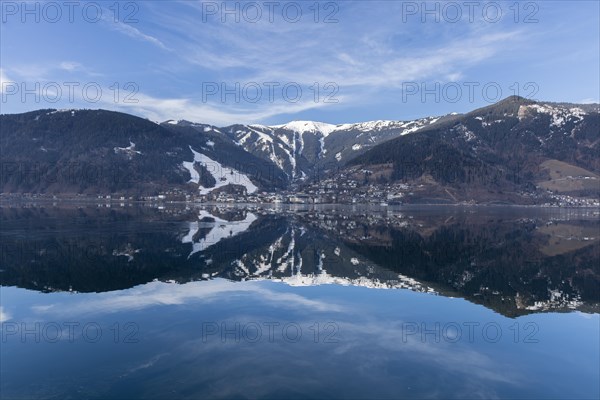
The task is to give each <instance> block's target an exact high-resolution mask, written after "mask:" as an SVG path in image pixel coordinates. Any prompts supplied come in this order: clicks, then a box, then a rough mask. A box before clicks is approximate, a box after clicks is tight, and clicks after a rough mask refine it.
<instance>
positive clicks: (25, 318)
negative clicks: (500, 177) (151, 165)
mask: <svg viewBox="0 0 600 400" xmlns="http://www.w3.org/2000/svg"><path fill="white" fill-rule="evenodd" d="M0 216H1V221H2V227H1V239H2V267H1V268H0V269H1V272H0V283H1V285H2V287H1V303H2V314H1V318H2V342H1V346H2V352H1V353H2V354H1V366H0V372H1V382H0V385H1V386H0V387H1V391H2V393H3V396H4V397H6V398H31V397H36V398H82V397H89V398H142V397H144V398H201V397H203V398H207V397H208V398H239V397H244V398H282V397H286V398H299V397H302V398H306V397H308V398H341V397H343V398H415V397H417V398H436V397H437V398H439V397H442V398H465V397H466V398H480V397H482V398H489V397H499V398H598V397H599V396H600V389H599V385H600V381H599V379H600V378H599V376H600V367H599V363H598V359H599V358H600V349H599V341H600V318H599V310H600V306H599V303H600V301H599V296H600V263H599V261H600V232H599V229H600V224H599V222H598V221H599V220H598V217H599V215H598V211H597V210H561V209H538V208H534V209H524V208H508V209H505V208H457V207H450V208H432V207H422V208H401V209H394V208H360V207H325V206H323V207H318V208H313V207H291V208H290V207H279V208H272V207H269V206H256V205H253V206H248V207H246V206H230V207H216V206H205V207H185V206H181V207H179V206H178V207H167V208H162V209H157V208H152V207H120V206H117V207H115V206H114V205H113V206H112V207H110V208H108V207H106V206H105V205H99V206H96V205H93V206H90V205H87V206H82V205H67V206H65V205H62V206H58V205H57V206H52V205H39V204H38V205H29V206H12V207H9V206H6V207H3V208H1V209H0Z"/></svg>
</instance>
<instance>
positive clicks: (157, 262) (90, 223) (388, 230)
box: [0, 205, 600, 317]
mask: <svg viewBox="0 0 600 400" xmlns="http://www.w3.org/2000/svg"><path fill="white" fill-rule="evenodd" d="M0 213H1V220H2V230H1V238H2V268H1V269H2V272H0V284H1V285H3V286H17V287H20V288H26V289H31V290H36V291H41V292H55V291H74V292H106V291H114V290H121V289H127V288H131V287H133V286H136V285H140V284H144V283H147V282H151V281H153V280H159V281H164V282H177V283H185V282H190V281H199V280H206V279H214V278H226V279H228V280H231V281H247V280H265V279H269V280H273V281H280V282H284V283H286V284H289V285H306V286H310V285H323V284H334V285H354V286H364V287H368V288H377V289H380V288H385V289H392V288H398V289H410V290H414V291H420V292H428V293H432V294H437V295H442V296H447V297H462V298H465V299H467V300H469V301H471V302H474V303H477V304H482V305H484V306H485V307H487V308H490V309H493V310H495V311H497V312H499V313H501V314H503V315H505V316H509V317H514V316H518V315H524V314H528V313H535V312H542V311H550V310H551V311H569V310H580V311H583V312H593V313H597V312H599V310H600V307H599V301H598V299H599V298H600V224H599V220H598V211H597V210H562V209H538V208H534V209H523V208H509V209H504V208H478V209H474V208H458V207H452V208H408V209H404V208H403V209H399V210H396V209H387V208H385V209H383V208H382V209H378V208H374V209H369V208H352V207H317V208H314V207H306V208H302V207H293V208H290V207H279V208H269V207H260V206H249V207H243V206H230V207H218V206H199V207H167V208H164V209H156V208H149V207H123V208H120V207H116V208H115V207H113V208H106V207H104V206H99V207H96V206H80V207H78V206H68V207H65V206H61V207H53V206H40V205H35V206H28V207H3V208H1V209H0Z"/></svg>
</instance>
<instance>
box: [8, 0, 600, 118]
mask: <svg viewBox="0 0 600 400" xmlns="http://www.w3.org/2000/svg"><path fill="white" fill-rule="evenodd" d="M467 3H468V2H466V1H456V2H427V3H424V2H421V1H419V2H406V1H405V2H402V1H338V2H335V3H334V2H327V1H325V2H319V3H315V2H314V1H306V2H302V1H296V2H278V1H275V2H271V3H269V2H261V1H258V2H228V3H227V4H226V5H225V6H224V3H222V2H221V1H218V2H211V1H205V2H199V1H180V2H179V1H168V2H167V1H137V2H135V1H130V2H127V1H125V2H119V3H115V2H114V1H107V2H102V1H96V2H77V1H75V2H74V3H72V4H74V5H69V3H68V2H63V1H56V2H41V3H40V2H33V1H30V2H21V1H19V2H10V1H8V2H6V1H4V2H2V23H1V26H0V45H1V46H0V68H1V72H0V80H1V88H0V90H1V91H2V102H1V103H0V106H1V107H2V113H15V112H24V111H29V110H34V109H39V108H104V109H111V110H118V111H124V112H129V113H132V114H136V115H140V116H143V117H147V118H150V119H152V120H155V121H164V120H166V119H188V120H192V121H197V122H205V123H211V124H215V125H228V124H232V123H262V124H278V123H285V122H288V121H290V120H318V121H323V122H329V123H346V122H358V121H367V120H379V119H394V120H406V119H413V118H417V117H422V116H426V115H442V114H446V113H450V112H465V111H469V110H472V109H474V108H477V107H480V106H485V105H487V104H490V103H492V102H494V101H495V100H498V99H500V98H504V97H507V96H509V95H511V94H515V93H517V91H518V93H519V94H521V95H523V96H524V97H532V98H535V99H540V100H549V101H569V102H598V98H599V96H600V94H599V92H600V81H599V79H600V78H599V75H600V39H599V38H600V5H599V4H600V2H599V1H596V0H594V1H564V2H561V1H521V2H519V3H516V6H515V1H510V2H487V1H484V2H478V1H474V2H470V3H468V4H470V5H467ZM225 7H226V8H225ZM317 10H318V13H317ZM427 10H430V11H431V12H427ZM28 11H29V12H28ZM117 11H118V13H117ZM227 11H230V12H227ZM517 11H518V12H517ZM58 12H60V14H58ZM258 12H260V15H258ZM223 19H225V21H224V22H223ZM236 19H238V20H237V21H236ZM36 85H37V86H36ZM84 87H85V88H86V89H85V91H84V89H83V88H84ZM70 88H71V89H70ZM98 88H100V89H101V93H100V92H98V91H97V90H98ZM257 88H260V92H259V91H258V90H257ZM284 88H285V90H284ZM298 88H300V89H301V93H300V92H299V91H298ZM25 90H29V91H30V93H29V94H25ZM70 90H71V91H72V98H70V96H69V91H70ZM117 95H118V96H117ZM127 95H129V97H127V98H126V96H127Z"/></svg>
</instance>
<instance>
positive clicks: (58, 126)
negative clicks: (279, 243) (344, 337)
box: [0, 96, 600, 204]
mask: <svg viewBox="0 0 600 400" xmlns="http://www.w3.org/2000/svg"><path fill="white" fill-rule="evenodd" d="M0 132H1V135H0V150H1V153H0V154H1V155H0V157H1V162H2V176H1V185H0V192H2V193H5V194H6V193H10V194H14V193H39V194H55V195H61V194H87V195H89V194H93V195H95V194H98V195H105V194H124V195H125V194H126V195H157V194H159V193H163V192H165V191H169V190H177V191H180V192H182V193H189V194H192V195H194V194H200V195H202V194H208V193H211V192H220V191H229V192H236V193H240V194H251V193H257V192H262V191H267V192H279V191H282V190H286V191H295V192H303V191H307V190H309V189H310V190H311V191H312V192H315V190H318V188H319V185H320V184H321V183H322V182H323V181H326V180H329V181H331V182H345V181H352V182H355V184H353V185H352V187H353V188H355V190H358V191H360V190H361V188H372V187H374V186H378V187H379V188H384V189H386V188H387V189H390V188H393V189H394V190H396V189H397V188H398V187H402V188H404V190H405V191H406V193H405V194H406V196H405V201H410V202H427V201H428V200H432V201H433V202H438V201H442V202H459V201H476V202H493V201H495V200H499V201H505V202H510V203H524V204H531V203H536V202H540V201H541V200H542V198H543V197H544V195H547V194H549V193H550V194H559V195H567V196H579V197H581V196H583V197H594V196H595V197H597V196H598V194H600V188H599V186H600V180H599V179H600V159H599V158H598V150H599V146H600V113H599V106H598V105H597V104H591V105H590V104H585V105H584V104H567V103H548V102H537V101H532V100H527V99H524V98H520V97H515V96H513V97H510V98H507V99H505V100H503V101H501V102H499V103H496V104H494V105H491V106H488V107H484V108H481V109H477V110H474V111H472V112H470V113H467V114H455V113H453V114H449V115H445V116H441V117H426V118H421V119H417V120H412V121H371V122H363V123H353V124H340V125H332V124H326V123H321V122H313V121H293V122H290V123H287V124H283V125H276V126H264V125H241V124H236V125H231V126H227V127H216V126H212V125H207V124H202V123H195V122H189V121H185V120H178V121H175V120H169V121H165V122H162V123H155V122H152V121H149V120H147V119H143V118H139V117H136V116H133V115H128V114H124V113H118V112H113V111H106V110H48V109H46V110H37V111H32V112H27V113H23V114H3V115H0ZM399 184H400V185H401V186H397V185H399ZM394 185H396V186H394ZM321 187H322V186H321ZM315 188H316V189H315ZM409 193H410V196H409ZM409 199H410V200H409Z"/></svg>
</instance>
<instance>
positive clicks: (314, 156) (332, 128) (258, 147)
mask: <svg viewBox="0 0 600 400" xmlns="http://www.w3.org/2000/svg"><path fill="white" fill-rule="evenodd" d="M439 119H440V118H438V117H427V118H422V119H418V120H413V121H371V122H361V123H354V124H339V125H333V124H327V123H324V122H315V121H291V122H289V123H287V124H282V125H272V126H265V125H256V124H254V125H231V126H228V127H223V128H217V127H214V126H211V125H205V124H198V123H192V122H189V121H172V120H170V121H166V122H165V123H163V125H164V126H167V127H169V126H171V127H172V126H187V127H191V128H193V129H196V130H198V131H199V132H204V133H207V132H213V133H216V134H222V135H224V136H226V137H228V138H229V139H230V140H231V142H232V143H234V144H235V145H237V146H239V147H241V148H243V149H244V150H245V151H247V152H249V153H251V154H253V155H254V156H257V157H259V158H261V159H263V160H265V161H268V162H272V163H273V164H275V165H276V166H277V168H278V169H280V170H281V171H282V172H283V173H285V175H286V176H287V177H288V179H289V181H290V182H295V181H303V180H306V179H310V178H312V177H314V176H316V175H317V174H319V173H321V172H322V171H323V170H324V169H335V168H336V167H338V166H339V165H342V164H344V163H345V162H346V161H348V160H350V159H352V158H353V157H355V156H357V155H360V154H362V153H364V152H366V151H367V150H369V149H370V148H372V147H374V146H376V145H378V144H380V143H383V142H385V141H386V140H390V139H393V138H396V137H399V136H402V135H407V134H409V133H413V132H416V131H417V130H419V129H421V128H423V127H426V126H429V125H431V124H433V123H435V122H437V121H438V120H439Z"/></svg>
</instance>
